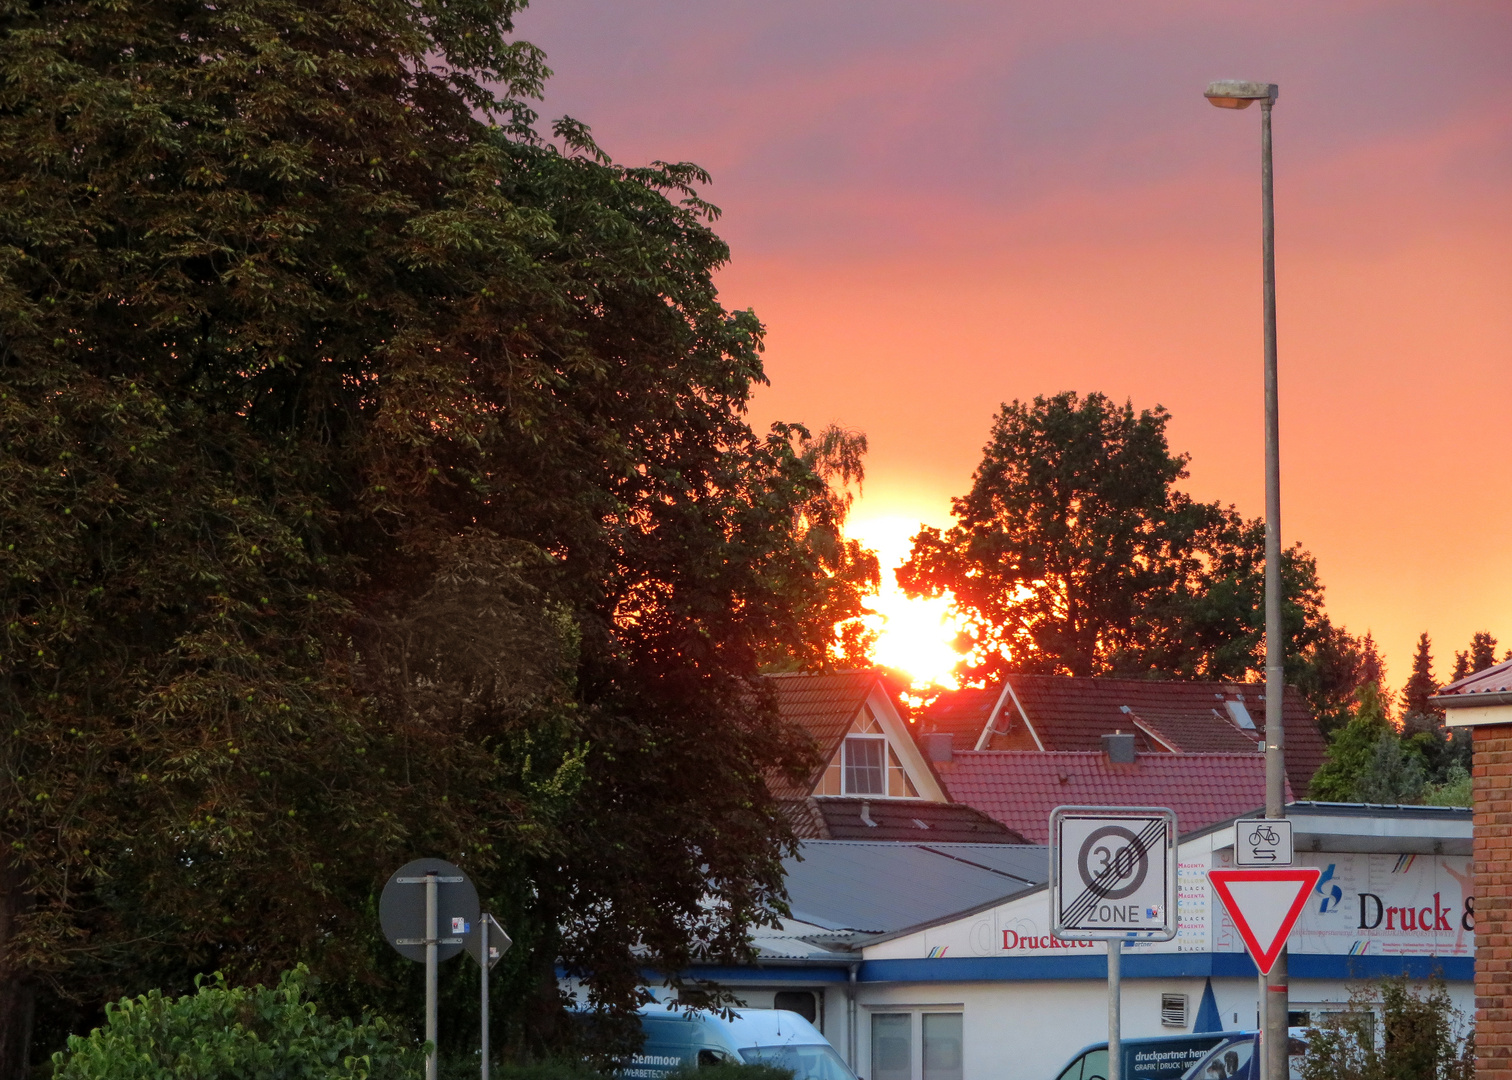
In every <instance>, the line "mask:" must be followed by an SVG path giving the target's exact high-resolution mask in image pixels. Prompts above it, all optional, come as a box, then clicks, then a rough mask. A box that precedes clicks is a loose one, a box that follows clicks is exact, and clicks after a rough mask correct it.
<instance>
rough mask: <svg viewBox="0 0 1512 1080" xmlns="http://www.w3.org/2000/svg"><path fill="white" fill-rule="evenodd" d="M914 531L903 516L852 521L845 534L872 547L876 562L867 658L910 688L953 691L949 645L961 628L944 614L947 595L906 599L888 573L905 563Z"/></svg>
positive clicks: (954, 682) (915, 525)
mask: <svg viewBox="0 0 1512 1080" xmlns="http://www.w3.org/2000/svg"><path fill="white" fill-rule="evenodd" d="M918 528H919V524H918V522H917V521H912V520H909V519H907V518H901V517H874V518H866V519H862V520H858V521H853V522H852V523H851V524H850V526H849V527H848V528H847V530H846V531H847V532H848V533H849V534H850V535H851V536H853V537H855V538H856V539H858V540H860V541H861V542H862V543H863V544H865V545H866V546H867V547H870V548H873V549H874V550H875V551H876V552H877V558H878V560H879V561H880V562H881V564H882V587H881V590H880V591H879V593H878V594H877V595H876V596H874V597H872V598H871V600H870V602H869V605H870V607H871V609H872V611H873V613H874V614H872V615H871V616H870V617H869V618H868V619H867V620H866V621H867V624H868V625H869V626H870V627H871V628H872V629H873V630H875V631H876V633H877V644H876V647H875V648H873V650H872V660H873V661H874V662H876V663H877V664H880V665H881V666H883V667H887V668H892V669H894V670H895V671H901V672H903V673H904V674H906V675H908V676H909V677H910V678H911V679H912V680H913V686H914V688H915V689H920V690H922V689H924V688H926V687H930V686H939V687H949V688H952V689H953V688H955V687H956V686H957V685H958V682H957V680H956V678H955V674H954V671H955V666H956V664H957V663H958V662H959V661H960V659H961V654H960V653H958V652H957V651H956V650H955V648H954V647H953V642H954V641H955V639H956V637H957V635H958V634H959V633H960V632H961V629H962V626H961V622H960V620H959V618H958V617H957V616H956V615H954V614H953V613H952V612H951V610H950V599H949V597H940V598H939V599H935V600H915V599H911V598H909V597H907V596H905V595H904V594H903V590H902V589H900V588H898V583H897V581H896V579H895V578H894V577H893V571H894V570H896V569H897V568H898V567H899V566H900V565H902V563H903V562H904V561H905V560H907V558H908V552H909V547H910V542H911V538H912V536H913V534H914V533H915V532H916V531H918Z"/></svg>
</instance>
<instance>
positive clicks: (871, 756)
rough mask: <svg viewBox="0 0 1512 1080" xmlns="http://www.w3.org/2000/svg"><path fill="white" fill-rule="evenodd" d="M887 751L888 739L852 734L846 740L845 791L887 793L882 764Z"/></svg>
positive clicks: (848, 793)
mask: <svg viewBox="0 0 1512 1080" xmlns="http://www.w3.org/2000/svg"><path fill="white" fill-rule="evenodd" d="M886 753H887V740H886V739H878V738H873V737H870V736H865V735H862V736H856V735H852V736H849V737H848V738H847V739H846V740H845V793H846V794H847V795H882V794H885V793H886V791H887V788H886V785H885V779H886V778H885V776H884V774H883V764H882V762H883V759H884V756H885V755H886Z"/></svg>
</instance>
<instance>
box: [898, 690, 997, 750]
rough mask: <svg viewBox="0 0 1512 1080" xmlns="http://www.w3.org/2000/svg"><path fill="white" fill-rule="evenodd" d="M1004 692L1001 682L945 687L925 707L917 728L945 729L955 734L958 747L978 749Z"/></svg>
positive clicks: (919, 729)
mask: <svg viewBox="0 0 1512 1080" xmlns="http://www.w3.org/2000/svg"><path fill="white" fill-rule="evenodd" d="M1001 693H1002V687H1001V686H1000V685H998V684H993V685H992V686H988V687H984V688H982V689H977V688H976V687H970V686H964V687H962V688H961V689H959V690H949V691H946V692H945V693H943V694H941V695H940V696H939V697H937V698H936V699H935V700H934V701H933V702H931V703H930V704H929V706H928V707H927V708H925V709H924V712H923V714H922V715H921V716H920V718H919V723H918V725H917V726H916V731H920V732H923V731H943V732H946V733H948V734H951V735H954V736H955V746H956V749H958V750H975V749H976V744H977V739H978V738H980V737H981V734H982V731H983V729H985V728H986V727H987V721H988V719H989V718H990V717H991V716H992V710H993V708H995V707H996V705H997V701H998V697H999V696H1000V695H1001Z"/></svg>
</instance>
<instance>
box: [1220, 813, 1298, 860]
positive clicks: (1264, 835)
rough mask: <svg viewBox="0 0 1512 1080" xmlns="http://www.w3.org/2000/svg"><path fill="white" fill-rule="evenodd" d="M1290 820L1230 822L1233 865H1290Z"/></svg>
mask: <svg viewBox="0 0 1512 1080" xmlns="http://www.w3.org/2000/svg"><path fill="white" fill-rule="evenodd" d="M1291 864H1292V823H1291V822H1290V821H1287V820H1286V819H1285V818H1252V819H1250V820H1247V821H1236V822H1234V865H1235V866H1290V865H1291Z"/></svg>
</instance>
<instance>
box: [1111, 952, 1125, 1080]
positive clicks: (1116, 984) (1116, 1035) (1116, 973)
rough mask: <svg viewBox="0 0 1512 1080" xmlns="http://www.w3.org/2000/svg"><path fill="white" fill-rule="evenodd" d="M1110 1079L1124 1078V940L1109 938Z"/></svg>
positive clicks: (1121, 1079)
mask: <svg viewBox="0 0 1512 1080" xmlns="http://www.w3.org/2000/svg"><path fill="white" fill-rule="evenodd" d="M1108 1080H1123V942H1122V941H1119V940H1118V938H1110V939H1109V940H1108Z"/></svg>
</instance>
